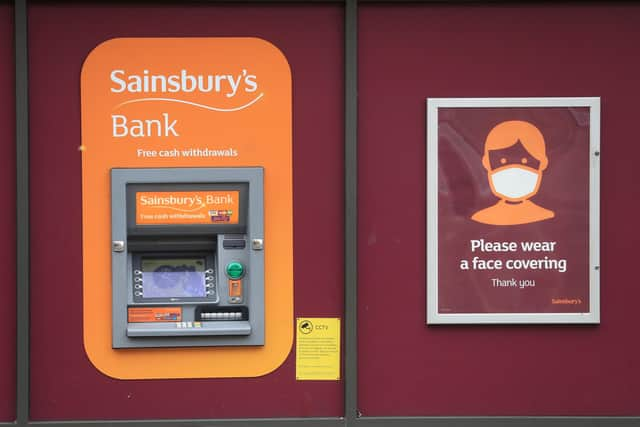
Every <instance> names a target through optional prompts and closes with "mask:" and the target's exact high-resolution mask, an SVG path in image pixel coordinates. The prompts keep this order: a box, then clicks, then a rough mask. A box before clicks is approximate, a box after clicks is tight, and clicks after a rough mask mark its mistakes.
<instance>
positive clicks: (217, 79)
mask: <svg viewBox="0 0 640 427" xmlns="http://www.w3.org/2000/svg"><path fill="white" fill-rule="evenodd" d="M111 81H112V82H113V83H114V86H112V87H111V92H113V93H123V92H129V93H180V92H184V93H192V92H202V93H211V92H215V93H221V94H223V95H224V96H226V97H227V98H232V97H234V96H235V95H236V94H237V93H238V92H239V91H240V92H246V93H254V92H256V91H257V90H258V82H257V77H256V75H255V74H249V73H248V71H247V70H242V71H241V72H239V73H238V74H236V75H232V74H190V73H189V72H188V71H187V70H180V72H179V73H178V74H170V75H164V74H152V73H150V72H149V70H144V71H143V72H142V75H139V74H127V72H126V71H125V70H113V71H111Z"/></svg>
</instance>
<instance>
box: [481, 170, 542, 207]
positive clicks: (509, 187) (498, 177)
mask: <svg viewBox="0 0 640 427" xmlns="http://www.w3.org/2000/svg"><path fill="white" fill-rule="evenodd" d="M489 178H490V179H491V183H492V185H493V189H494V190H495V192H496V193H498V194H500V195H501V196H503V197H504V198H506V199H511V200H522V199H526V198H527V196H530V195H533V193H535V191H536V189H537V188H538V182H539V180H540V173H537V172H534V171H533V170H532V169H530V168H523V167H519V166H510V167H505V168H501V169H499V170H498V171H497V172H493V173H491V174H490V176H489Z"/></svg>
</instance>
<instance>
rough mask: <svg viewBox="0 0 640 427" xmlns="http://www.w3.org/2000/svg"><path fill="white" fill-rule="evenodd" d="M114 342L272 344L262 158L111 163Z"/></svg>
mask: <svg viewBox="0 0 640 427" xmlns="http://www.w3.org/2000/svg"><path fill="white" fill-rule="evenodd" d="M111 238H112V241H111V246H112V313H113V318H112V319H113V325H112V326H113V332H112V346H113V348H117V349H121V348H149V347H198V346H260V345H264V245H265V242H264V207H263V170H262V168H257V167H255V168H166V169H112V170H111Z"/></svg>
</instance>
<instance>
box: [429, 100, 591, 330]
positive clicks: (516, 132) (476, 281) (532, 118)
mask: <svg viewBox="0 0 640 427" xmlns="http://www.w3.org/2000/svg"><path fill="white" fill-rule="evenodd" d="M599 135H600V100H599V98H438V99H434V98H430V99H428V100H427V323H428V324H445V323H462V324H476V323H599V321H600V301H599V283H598V281H599V200H600V197H599V159H600V142H599Z"/></svg>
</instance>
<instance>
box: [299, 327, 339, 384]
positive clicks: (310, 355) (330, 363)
mask: <svg viewBox="0 0 640 427" xmlns="http://www.w3.org/2000/svg"><path fill="white" fill-rule="evenodd" d="M296 336H297V339H296V379H297V380H339V379H340V319H339V318H326V317H299V318H297V319H296Z"/></svg>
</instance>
